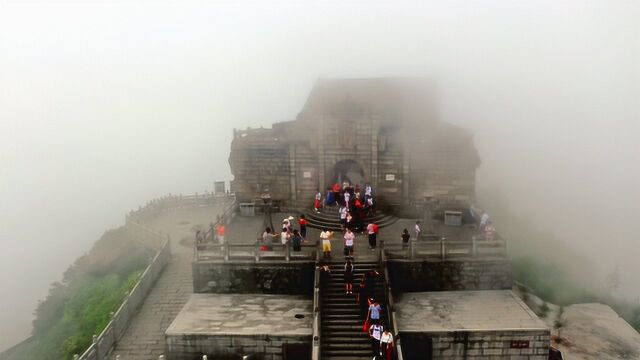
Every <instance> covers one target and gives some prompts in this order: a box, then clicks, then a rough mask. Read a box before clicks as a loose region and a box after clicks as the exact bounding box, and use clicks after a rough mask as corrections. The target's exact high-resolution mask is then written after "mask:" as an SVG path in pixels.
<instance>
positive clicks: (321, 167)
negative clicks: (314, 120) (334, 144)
mask: <svg viewBox="0 0 640 360" xmlns="http://www.w3.org/2000/svg"><path fill="white" fill-rule="evenodd" d="M325 120H326V119H325V118H324V115H322V118H321V119H320V120H319V122H320V131H319V132H318V135H317V136H318V188H319V189H322V188H324V186H325V185H326V180H325V171H326V169H325V167H326V163H325V162H326V160H325V154H324V143H325V136H326V135H325V131H326V130H325V126H324V122H325Z"/></svg>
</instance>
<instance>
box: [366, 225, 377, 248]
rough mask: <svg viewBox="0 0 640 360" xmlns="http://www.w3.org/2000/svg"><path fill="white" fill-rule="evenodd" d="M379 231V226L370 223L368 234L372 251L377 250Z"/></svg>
mask: <svg viewBox="0 0 640 360" xmlns="http://www.w3.org/2000/svg"><path fill="white" fill-rule="evenodd" d="M378 231H379V228H378V224H376V223H370V224H369V225H367V233H368V234H369V248H371V249H372V250H373V249H375V248H376V241H377V236H378Z"/></svg>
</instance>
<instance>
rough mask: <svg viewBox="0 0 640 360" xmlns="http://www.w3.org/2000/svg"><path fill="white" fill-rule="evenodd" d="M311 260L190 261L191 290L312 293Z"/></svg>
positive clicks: (202, 291) (222, 292) (242, 292)
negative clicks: (191, 264) (271, 261)
mask: <svg viewBox="0 0 640 360" xmlns="http://www.w3.org/2000/svg"><path fill="white" fill-rule="evenodd" d="M314 272H315V262H314V261H298V262H291V263H283V262H277V263H247V262H194V263H193V290H194V292H195V293H218V294H231V293H237V294H247V293H260V294H288V295H309V296H311V294H312V293H313V276H314Z"/></svg>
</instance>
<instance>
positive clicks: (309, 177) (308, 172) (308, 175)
mask: <svg viewBox="0 0 640 360" xmlns="http://www.w3.org/2000/svg"><path fill="white" fill-rule="evenodd" d="M302 177H303V178H304V179H311V171H304V172H303V173H302Z"/></svg>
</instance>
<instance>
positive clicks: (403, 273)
mask: <svg viewBox="0 0 640 360" xmlns="http://www.w3.org/2000/svg"><path fill="white" fill-rule="evenodd" d="M388 269H389V276H390V278H391V285H392V286H393V291H394V292H419V291H452V290H507V289H511V287H512V285H513V278H512V273H511V262H510V261H509V260H508V259H495V260H482V259H469V260H455V261H454V260H445V261H437V260H436V261H434V260H426V261H424V260H414V261H411V260H390V261H389V262H388Z"/></svg>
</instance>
